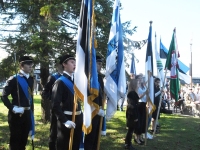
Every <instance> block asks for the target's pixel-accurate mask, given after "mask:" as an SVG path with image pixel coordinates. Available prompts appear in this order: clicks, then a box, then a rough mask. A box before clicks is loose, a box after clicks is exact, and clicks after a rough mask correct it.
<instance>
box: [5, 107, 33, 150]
mask: <svg viewBox="0 0 200 150" xmlns="http://www.w3.org/2000/svg"><path fill="white" fill-rule="evenodd" d="M8 124H9V129H10V146H9V148H10V150H25V148H26V144H27V140H28V134H29V131H30V129H31V114H30V110H25V111H24V113H23V114H22V115H21V116H20V114H15V113H13V112H12V111H10V110H9V112H8Z"/></svg>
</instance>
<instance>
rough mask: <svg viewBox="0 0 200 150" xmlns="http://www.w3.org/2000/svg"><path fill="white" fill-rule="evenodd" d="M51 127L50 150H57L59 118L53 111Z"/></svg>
mask: <svg viewBox="0 0 200 150" xmlns="http://www.w3.org/2000/svg"><path fill="white" fill-rule="evenodd" d="M50 119H51V120H50V121H51V125H50V136H49V150H56V141H57V118H56V116H55V114H54V112H53V111H52V110H51V118H50Z"/></svg>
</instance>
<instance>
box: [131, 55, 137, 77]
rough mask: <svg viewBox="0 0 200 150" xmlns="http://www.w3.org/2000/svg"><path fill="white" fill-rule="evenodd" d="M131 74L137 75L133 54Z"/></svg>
mask: <svg viewBox="0 0 200 150" xmlns="http://www.w3.org/2000/svg"><path fill="white" fill-rule="evenodd" d="M130 73H131V74H134V75H136V68H135V56H134V54H132V59H131V68H130Z"/></svg>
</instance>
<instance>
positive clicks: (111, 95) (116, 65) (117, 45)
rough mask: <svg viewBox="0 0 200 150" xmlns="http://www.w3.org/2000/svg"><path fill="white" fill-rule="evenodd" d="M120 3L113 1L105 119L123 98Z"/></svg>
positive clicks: (124, 82) (124, 80)
mask: <svg viewBox="0 0 200 150" xmlns="http://www.w3.org/2000/svg"><path fill="white" fill-rule="evenodd" d="M119 9H120V1H119V0H115V3H114V6H113V16H112V23H111V28H110V35H109V40H108V51H107V58H106V74H105V75H106V81H105V89H104V90H105V93H106V95H107V97H108V101H107V111H106V118H107V119H108V120H109V119H110V118H111V117H112V116H113V115H114V113H115V112H116V110H117V101H118V100H119V99H120V98H122V97H124V96H125V93H126V78H125V67H124V48H123V40H122V38H123V32H122V25H121V20H120V13H119Z"/></svg>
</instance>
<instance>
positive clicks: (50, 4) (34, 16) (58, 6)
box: [0, 0, 134, 121]
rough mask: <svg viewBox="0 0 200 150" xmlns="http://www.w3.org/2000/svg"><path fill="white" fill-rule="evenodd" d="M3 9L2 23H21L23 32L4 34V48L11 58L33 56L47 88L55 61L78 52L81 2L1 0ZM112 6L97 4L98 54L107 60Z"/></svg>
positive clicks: (109, 0) (105, 0)
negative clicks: (51, 66)
mask: <svg viewBox="0 0 200 150" xmlns="http://www.w3.org/2000/svg"><path fill="white" fill-rule="evenodd" d="M0 6H1V8H0V13H1V15H2V17H3V19H2V22H3V23H4V24H12V23H14V22H17V24H18V25H17V26H16V30H17V31H19V32H17V33H15V34H14V33H12V34H11V33H10V34H4V36H3V37H2V39H1V40H2V41H4V42H7V43H8V45H6V46H5V47H3V48H4V49H6V51H7V52H8V53H10V55H12V54H13V52H16V54H17V58H18V57H19V56H20V55H25V54H26V55H33V56H34V59H35V63H36V64H40V78H41V85H42V87H43V86H44V85H45V84H46V82H47V78H48V76H49V64H51V61H52V60H54V59H55V58H56V57H58V55H61V54H66V53H68V54H74V53H75V49H76V35H77V29H78V22H79V14H80V6H81V0H9V1H1V2H0ZM112 6H113V0H96V1H95V13H96V38H97V43H98V48H97V54H100V55H101V56H103V57H104V56H106V52H107V41H108V36H109V31H110V22H111V18H112V11H113V8H112ZM129 28H130V22H126V23H124V31H125V33H128V34H133V32H134V29H129ZM2 63H4V62H2ZM2 67H3V66H2ZM10 69H13V68H10ZM5 70H6V68H5ZM6 75H10V73H9V74H6ZM48 103H49V102H48V101H46V100H42V108H43V109H44V117H43V120H45V121H48V120H49V113H48V109H49V106H48Z"/></svg>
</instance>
